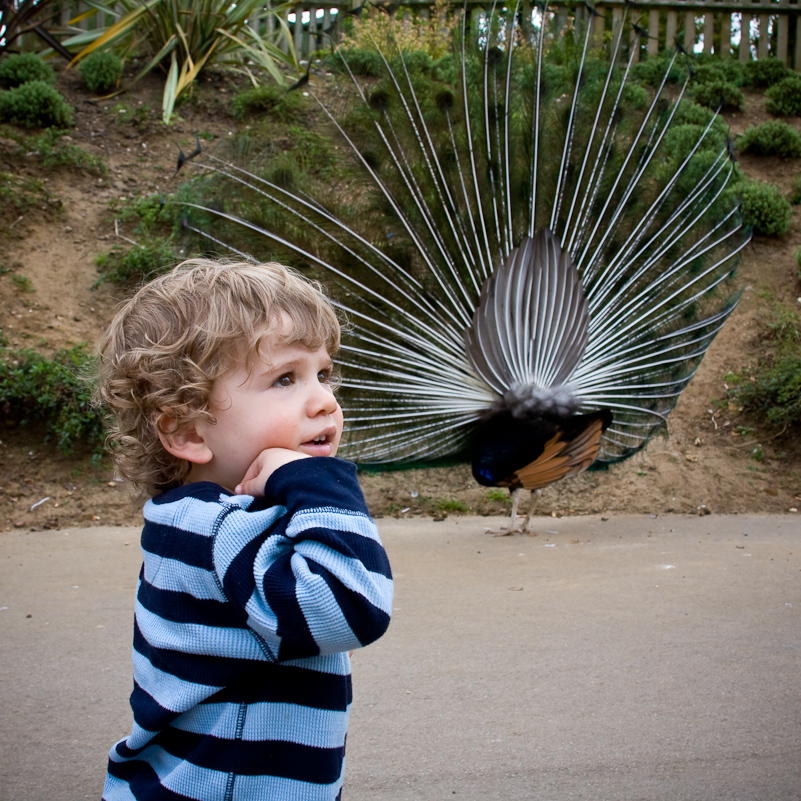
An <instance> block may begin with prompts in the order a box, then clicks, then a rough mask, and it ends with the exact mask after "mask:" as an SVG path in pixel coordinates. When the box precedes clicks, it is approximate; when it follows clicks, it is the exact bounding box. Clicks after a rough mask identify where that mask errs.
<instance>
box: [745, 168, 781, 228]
mask: <svg viewBox="0 0 801 801" xmlns="http://www.w3.org/2000/svg"><path fill="white" fill-rule="evenodd" d="M741 192H742V215H743V223H744V224H745V225H748V226H751V227H752V228H753V229H754V231H755V232H756V233H758V234H762V235H763V236H783V235H784V234H786V233H787V231H788V229H789V228H790V219H791V217H792V207H791V206H790V204H789V202H788V201H787V200H786V199H785V198H783V197H782V195H781V193H780V192H779V190H778V189H777V188H776V187H775V186H774V185H773V184H768V183H765V182H764V181H745V182H744V183H743V184H742V188H741Z"/></svg>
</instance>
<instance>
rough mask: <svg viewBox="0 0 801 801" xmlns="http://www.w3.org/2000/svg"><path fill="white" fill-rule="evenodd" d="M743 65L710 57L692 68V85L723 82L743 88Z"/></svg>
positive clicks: (730, 60) (744, 75) (744, 77)
mask: <svg viewBox="0 0 801 801" xmlns="http://www.w3.org/2000/svg"><path fill="white" fill-rule="evenodd" d="M746 80H747V78H746V74H745V68H744V65H743V64H741V63H740V62H739V61H735V60H734V59H726V60H725V61H723V60H722V59H719V58H715V57H712V58H710V59H708V60H704V61H702V62H701V63H699V64H697V65H696V66H695V67H694V68H693V83H695V84H702V83H714V82H716V81H717V82H719V81H724V82H727V83H731V84H734V85H735V86H743V84H745V83H746Z"/></svg>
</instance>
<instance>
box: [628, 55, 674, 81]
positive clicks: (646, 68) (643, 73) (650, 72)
mask: <svg viewBox="0 0 801 801" xmlns="http://www.w3.org/2000/svg"><path fill="white" fill-rule="evenodd" d="M672 58H673V53H672V52H671V51H669V50H666V51H664V52H662V53H660V54H659V55H658V56H655V57H654V56H650V57H648V58H647V59H645V60H644V61H641V62H640V63H639V64H635V65H634V67H633V68H632V75H633V77H634V79H635V80H637V81H640V82H641V83H645V84H648V85H649V86H659V85H660V84H661V83H662V79H663V78H664V77H665V72H666V71H667V69H668V65H669V64H670V62H671V59H672ZM686 75H687V70H686V68H685V67H684V65H683V64H682V62H681V60H680V59H676V60H675V61H673V66H672V67H671V68H670V72H669V73H668V77H667V82H668V83H680V82H682V81H684V79H685V77H686Z"/></svg>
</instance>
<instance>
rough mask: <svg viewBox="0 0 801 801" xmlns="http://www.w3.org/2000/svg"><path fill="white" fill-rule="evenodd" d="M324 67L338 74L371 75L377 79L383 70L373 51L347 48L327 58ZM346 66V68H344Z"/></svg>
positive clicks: (377, 54) (363, 48)
mask: <svg viewBox="0 0 801 801" xmlns="http://www.w3.org/2000/svg"><path fill="white" fill-rule="evenodd" d="M325 63H326V65H327V66H328V67H329V68H330V69H333V70H337V71H338V72H347V71H348V69H349V70H350V71H351V72H352V73H353V74H354V75H372V76H373V77H378V76H379V75H381V73H382V71H383V69H384V62H383V61H382V60H381V56H380V54H379V53H378V52H376V51H375V50H372V49H370V48H367V47H349V48H347V49H341V50H338V51H336V52H335V53H333V54H331V55H330V56H327V57H326V59H325ZM346 64H347V67H346V66H345V65H346Z"/></svg>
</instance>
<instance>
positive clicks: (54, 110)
mask: <svg viewBox="0 0 801 801" xmlns="http://www.w3.org/2000/svg"><path fill="white" fill-rule="evenodd" d="M0 121H2V122H10V123H12V124H13V125H21V126H23V127H25V128H69V127H70V126H71V125H72V109H71V108H70V106H69V104H68V103H67V101H66V100H65V99H64V98H63V97H62V96H61V95H60V94H59V93H58V92H57V91H56V89H55V88H54V87H53V86H51V85H50V84H49V83H45V82H44V81H30V82H28V83H24V84H22V86H18V87H16V89H9V90H8V91H7V92H0Z"/></svg>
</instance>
